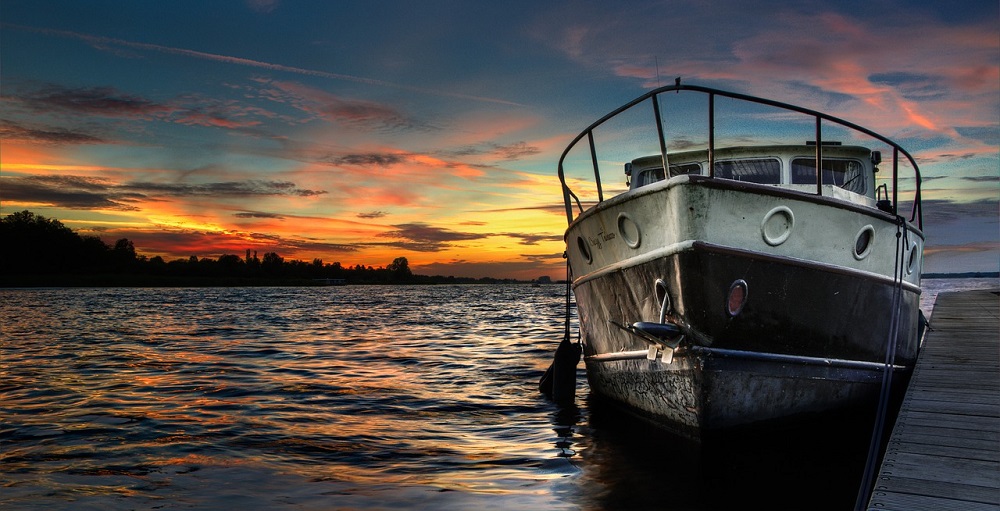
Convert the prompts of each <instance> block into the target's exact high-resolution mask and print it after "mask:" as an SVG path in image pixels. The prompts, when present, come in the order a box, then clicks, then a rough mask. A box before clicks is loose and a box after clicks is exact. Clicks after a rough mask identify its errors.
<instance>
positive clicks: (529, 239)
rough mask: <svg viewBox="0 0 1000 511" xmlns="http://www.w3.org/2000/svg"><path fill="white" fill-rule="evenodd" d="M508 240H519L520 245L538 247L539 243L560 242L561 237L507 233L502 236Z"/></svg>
mask: <svg viewBox="0 0 1000 511" xmlns="http://www.w3.org/2000/svg"><path fill="white" fill-rule="evenodd" d="M503 235H504V236H507V237H509V238H514V239H518V240H521V241H520V244H521V245H538V244H539V243H541V242H557V243H559V242H562V240H563V237H562V236H559V235H552V234H523V233H513V232H507V233H504V234H503Z"/></svg>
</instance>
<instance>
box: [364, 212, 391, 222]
mask: <svg viewBox="0 0 1000 511" xmlns="http://www.w3.org/2000/svg"><path fill="white" fill-rule="evenodd" d="M387 214H388V213H386V212H385V211H371V212H368V213H358V214H357V217H358V218H363V219H365V220H374V219H376V218H383V217H385V216H386V215H387Z"/></svg>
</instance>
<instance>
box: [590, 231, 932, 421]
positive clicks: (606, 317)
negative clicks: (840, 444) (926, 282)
mask: <svg viewBox="0 0 1000 511" xmlns="http://www.w3.org/2000/svg"><path fill="white" fill-rule="evenodd" d="M658 279H659V280H662V281H663V282H664V283H666V288H667V293H668V295H669V299H670V301H671V307H670V309H669V312H668V315H667V320H668V321H670V322H673V323H676V324H678V325H680V326H681V327H682V330H683V331H684V332H685V334H686V335H685V339H684V341H683V342H682V344H681V347H680V349H678V351H677V352H676V355H675V358H674V360H673V361H672V362H671V363H669V364H667V363H664V362H662V361H660V360H647V359H646V358H645V357H641V355H640V356H637V357H633V358H632V359H628V357H624V356H620V357H608V355H607V354H615V353H617V354H622V353H630V352H631V353H637V352H639V351H641V350H644V349H646V348H647V347H648V344H647V343H645V342H644V341H642V340H641V339H638V338H636V336H634V335H632V334H630V333H628V332H626V331H625V330H622V329H620V328H616V327H614V326H613V325H611V323H617V324H620V325H630V324H632V323H634V322H636V321H657V320H658V314H659V303H660V302H659V301H658V299H657V297H656V281H657V280H658ZM736 280H743V281H744V282H746V286H747V299H746V301H745V305H744V306H743V308H742V310H741V311H740V312H739V313H738V314H737V315H735V316H732V315H730V314H729V313H728V312H727V306H726V304H727V295H728V292H729V290H730V288H731V285H732V283H733V282H734V281H736ZM896 292H898V293H900V300H899V304H900V306H899V310H898V320H899V323H898V324H899V336H898V340H899V343H898V345H897V348H896V358H895V364H896V366H898V367H897V370H896V372H897V373H900V372H902V373H905V372H906V371H907V369H908V368H909V367H911V366H912V364H913V362H914V360H915V359H916V355H917V349H918V346H917V343H918V338H917V337H918V334H917V330H918V317H919V309H918V303H919V290H918V289H916V288H914V287H913V286H910V285H904V286H903V287H902V288H897V287H896V286H895V285H894V284H893V282H892V280H891V279H888V278H885V277H882V276H878V275H873V274H867V273H862V272H856V271H851V270H847V269H843V268H835V267H829V266H823V265H818V264H814V263H810V262H808V261H801V260H794V259H788V258H777V257H774V256H768V255H763V254H755V253H750V252H745V251H739V250H734V249H728V248H723V247H717V246H712V245H708V244H703V243H695V244H694V245H693V247H691V248H690V249H687V250H684V251H681V252H678V253H674V254H670V255H666V256H664V257H661V258H659V259H654V260H651V261H647V262H644V263H642V264H638V265H636V266H632V267H624V268H622V269H620V270H618V271H614V272H610V273H605V274H603V275H600V276H599V277H596V278H591V279H589V280H586V281H583V282H582V283H580V284H578V285H577V287H576V288H575V293H576V295H577V301H578V307H579V308H580V309H579V312H580V321H581V327H582V331H583V332H584V334H583V335H584V350H585V351H584V355H585V357H587V358H586V361H587V374H588V378H589V380H590V384H591V387H592V389H593V390H594V391H595V392H597V393H599V394H602V395H604V396H606V397H609V398H611V399H614V400H616V401H619V402H622V403H625V404H627V405H629V406H631V407H634V408H636V409H638V410H640V411H641V412H643V413H645V414H647V415H652V416H654V417H658V418H662V419H665V420H666V421H668V422H669V423H671V424H672V425H674V426H675V427H676V428H677V429H680V430H682V431H684V432H690V431H697V430H701V429H713V428H725V427H731V426H737V425H743V424H750V423H754V422H758V421H766V420H771V419H779V418H783V417H790V416H794V415H798V414H802V413H810V412H821V411H826V410H831V409H837V408H842V407H849V406H853V405H857V404H859V403H862V402H865V401H874V400H875V399H876V398H877V397H878V392H879V388H880V381H881V377H882V366H881V363H882V362H883V360H884V358H885V353H886V343H887V340H888V339H889V337H890V332H891V330H892V323H893V320H894V319H895V318H894V316H895V315H894V314H893V311H892V304H893V294H894V293H896ZM615 358H617V359H615Z"/></svg>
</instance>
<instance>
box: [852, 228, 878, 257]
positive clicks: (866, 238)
mask: <svg viewBox="0 0 1000 511" xmlns="http://www.w3.org/2000/svg"><path fill="white" fill-rule="evenodd" d="M874 241H875V228H874V227H872V226H871V225H866V226H864V227H862V228H861V230H860V231H858V234H857V235H855V236H854V258H855V259H857V260H859V261H860V260H862V259H864V258H866V257H868V254H870V253H871V251H872V242H874Z"/></svg>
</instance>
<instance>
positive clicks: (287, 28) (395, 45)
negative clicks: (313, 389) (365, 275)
mask: <svg viewBox="0 0 1000 511" xmlns="http://www.w3.org/2000/svg"><path fill="white" fill-rule="evenodd" d="M675 77H682V79H683V81H684V83H688V84H698V85H704V86H709V87H718V88H723V89H727V90H733V91H735V92H740V93H746V94H752V95H757V96H762V97H767V98H772V99H777V100H780V101H785V102H789V103H795V104H800V105H802V106H806V107H809V108H814V109H817V110H822V111H824V112H826V113H829V114H831V115H835V116H837V117H840V118H843V119H846V120H849V121H852V122H855V123H857V124H861V125H862V126H865V127H867V128H870V129H872V130H874V131H877V132H879V133H882V134H884V135H886V136H889V137H890V138H893V139H895V140H896V141H897V142H899V143H900V144H902V145H903V146H904V147H906V148H907V149H908V150H909V151H910V152H911V153H912V154H913V155H914V156H915V157H916V159H917V162H918V164H919V165H920V169H921V173H922V175H923V177H924V181H923V198H924V206H923V211H924V234H925V235H926V238H927V242H926V251H925V258H926V259H925V266H924V270H925V271H926V272H961V271H997V270H998V269H1000V223H998V217H1000V213H998V211H1000V210H998V200H1000V6H998V3H997V2H996V0H972V1H963V2H953V1H891V0H890V1H881V0H879V1H870V0H869V1H863V2H862V1H840V2H830V1H811V0H783V1H758V0H735V1H733V0H723V1H711V2H706V1H702V0H667V1H629V2H602V1H593V2H589V1H573V2H538V1H505V2H477V1H433V0H432V1H427V2H399V1H384V2H370V1H295V2H292V1H284V0H245V1H221V0H220V1H213V2H204V1H187V0H176V1H170V2H133V1H117V2H108V1H88V2H80V1H77V0H66V1H47V0H26V1H20V0H3V3H2V4H0V216H6V215H8V214H11V213H14V212H16V211H22V210H25V209H27V210H30V211H32V212H34V213H36V214H39V215H42V216H45V217H48V218H56V219H59V220H60V221H62V222H63V223H64V224H65V225H66V226H68V227H70V228H72V229H73V230H75V231H77V232H78V233H80V234H81V235H97V236H100V237H101V238H102V239H103V240H104V241H105V242H106V243H108V244H109V245H113V244H114V242H115V241H116V240H118V239H120V238H128V239H129V240H131V241H132V242H133V243H134V245H135V248H136V251H137V252H138V253H139V254H143V255H147V256H149V257H152V256H156V255H159V256H162V257H163V258H164V259H166V260H168V261H169V260H173V259H178V258H183V259H187V258H188V257H190V256H192V255H193V256H197V257H199V258H202V257H208V258H213V259H214V258H217V257H219V256H220V255H223V254H236V255H239V256H241V257H242V256H244V255H245V253H246V251H247V250H251V251H254V252H258V253H259V255H260V256H263V254H264V253H266V252H276V253H278V254H279V255H281V256H282V257H284V258H285V260H290V259H298V260H303V261H307V262H311V261H313V260H314V259H321V260H322V261H323V262H324V263H333V262H340V263H341V264H342V265H344V266H354V265H357V264H361V265H365V266H373V267H379V266H388V265H389V264H390V263H391V262H392V261H393V260H394V259H395V258H397V257H406V258H407V260H408V262H409V265H410V268H411V269H412V270H413V271H414V272H415V273H418V274H426V275H454V276H465V277H496V278H518V279H534V278H537V277H540V276H543V275H545V276H549V277H551V278H553V279H561V278H564V277H565V262H564V259H563V258H562V253H563V251H564V245H563V238H562V235H563V232H564V231H565V228H566V213H565V210H564V207H563V204H562V192H561V190H560V187H559V181H558V179H557V178H556V165H557V162H558V159H559V155H560V154H561V152H562V151H563V149H564V148H565V146H566V145H567V144H568V143H569V142H570V141H571V140H572V139H573V137H574V136H576V134H577V133H579V132H580V131H581V130H583V129H584V128H586V127H587V126H588V125H589V124H590V123H591V122H593V121H595V120H596V119H597V118H599V117H600V116H602V115H604V114H606V113H608V112H609V111H611V110H613V109H615V108H617V107H618V106H619V105H621V104H624V103H626V102H627V101H629V100H631V99H633V98H635V97H637V96H639V95H640V94H643V93H644V92H646V91H648V90H650V89H651V88H653V87H656V86H657V85H658V84H663V85H665V84H668V83H671V82H672V81H673V79H674V78H675Z"/></svg>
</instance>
